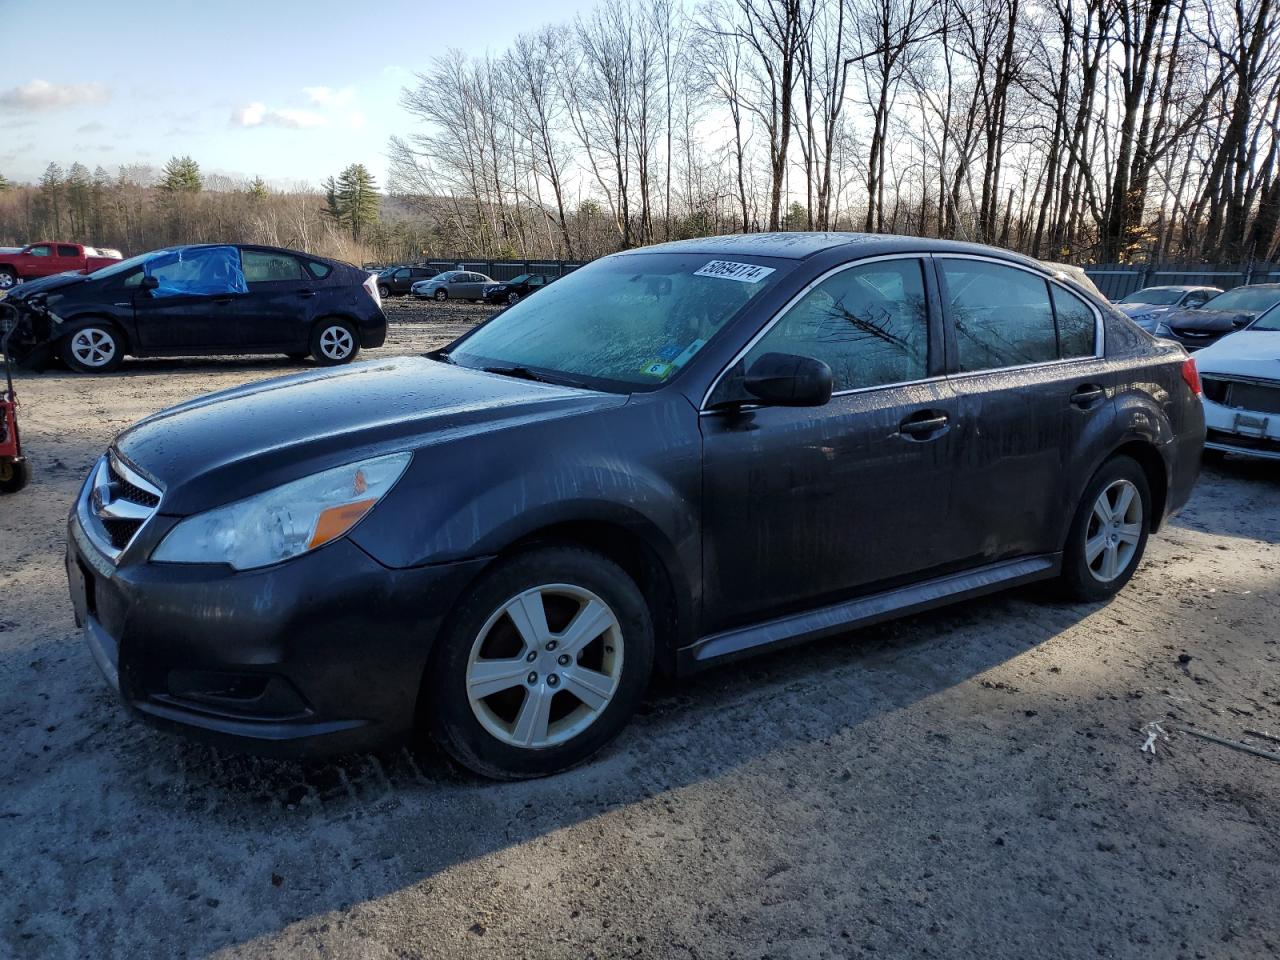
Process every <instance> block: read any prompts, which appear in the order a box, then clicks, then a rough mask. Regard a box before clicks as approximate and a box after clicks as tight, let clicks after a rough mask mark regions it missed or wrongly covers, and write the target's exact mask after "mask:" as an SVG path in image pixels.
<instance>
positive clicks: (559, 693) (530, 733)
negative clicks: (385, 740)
mask: <svg viewBox="0 0 1280 960" xmlns="http://www.w3.org/2000/svg"><path fill="white" fill-rule="evenodd" d="M652 665H653V627H652V623H651V620H650V617H649V611H648V608H647V607H646V606H645V603H644V598H643V597H642V596H641V594H640V591H639V589H638V588H637V587H636V585H635V583H634V582H633V581H632V580H631V579H630V578H629V577H628V576H627V575H626V573H624V572H623V571H622V570H621V569H620V568H619V567H617V566H616V565H615V564H614V563H612V562H611V561H610V560H608V559H607V558H606V557H603V556H600V555H598V554H595V553H591V552H589V551H586V550H582V549H579V548H576V547H546V548H542V549H539V550H535V551H530V552H528V553H523V554H518V555H516V556H514V557H512V558H510V559H508V560H505V561H500V562H499V564H498V565H497V566H496V567H494V568H493V569H492V570H491V571H490V572H489V573H488V574H486V575H485V576H484V577H483V578H482V580H481V582H480V583H479V584H478V585H477V586H476V587H475V588H474V589H473V590H472V591H471V592H470V593H469V594H468V595H467V597H466V598H465V599H464V600H463V602H462V603H461V604H460V605H459V607H458V609H457V612H456V613H455V617H454V621H453V623H452V624H451V626H450V628H449V629H448V630H447V631H446V632H445V633H444V634H442V635H441V637H440V638H439V640H438V641H437V646H436V649H435V651H434V653H433V655H432V662H431V665H430V666H429V667H428V669H427V676H426V677H425V678H424V682H423V693H422V698H423V699H422V703H423V708H424V710H425V711H426V712H427V714H428V716H427V719H428V721H429V724H430V728H431V730H432V732H433V733H434V734H435V736H436V738H437V739H438V740H439V741H440V743H441V745H442V746H443V747H444V749H445V750H446V751H447V752H448V753H449V754H450V755H451V756H453V757H454V759H456V760H457V761H458V762H459V763H461V764H462V765H464V766H466V767H468V768H470V769H471V770H474V771H475V772H477V773H480V774H483V775H485V776H489V777H496V778H499V779H523V778H527V777H538V776H545V775H547V774H551V773H555V772H557V771H559V770H563V769H566V768H567V767H571V766H573V765H574V764H576V763H579V762H581V761H582V760H585V759H586V758H587V757H589V756H590V755H591V754H593V753H595V751H597V750H598V749H600V747H602V746H603V745H604V744H605V743H607V742H608V741H609V740H611V739H612V738H613V737H614V736H615V735H616V734H617V733H618V731H619V730H621V729H622V727H623V725H625V724H626V722H627V720H628V719H630V717H631V714H632V713H633V712H634V711H635V708H636V705H637V704H638V703H639V700H640V697H641V695H642V694H643V692H644V688H645V686H646V684H647V682H648V679H649V673H650V671H651V669H652Z"/></svg>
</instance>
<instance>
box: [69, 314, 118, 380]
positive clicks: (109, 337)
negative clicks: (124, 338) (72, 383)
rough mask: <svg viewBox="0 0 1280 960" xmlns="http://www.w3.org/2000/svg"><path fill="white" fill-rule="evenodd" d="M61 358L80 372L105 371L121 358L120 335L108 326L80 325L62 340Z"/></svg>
mask: <svg viewBox="0 0 1280 960" xmlns="http://www.w3.org/2000/svg"><path fill="white" fill-rule="evenodd" d="M61 352H62V359H63V362H65V363H66V365H67V366H69V367H70V368H71V369H73V370H76V371H78V372H80V373H106V372H108V371H111V370H114V369H116V368H117V367H118V366H120V361H121V360H122V359H123V357H122V353H123V351H122V350H121V344H120V337H119V335H118V334H117V333H116V332H115V330H113V329H112V328H110V327H105V326H103V327H82V328H80V329H79V330H75V331H73V332H71V333H70V334H68V335H67V337H66V338H65V339H64V340H63V341H62V351H61Z"/></svg>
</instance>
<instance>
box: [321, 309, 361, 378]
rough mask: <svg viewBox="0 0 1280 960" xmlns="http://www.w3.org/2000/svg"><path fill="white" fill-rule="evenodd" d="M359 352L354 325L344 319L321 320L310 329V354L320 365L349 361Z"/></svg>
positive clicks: (334, 364) (329, 365) (332, 365)
mask: <svg viewBox="0 0 1280 960" xmlns="http://www.w3.org/2000/svg"><path fill="white" fill-rule="evenodd" d="M359 352H360V341H359V340H357V339H356V330H355V327H353V326H351V324H349V323H347V321H345V320H337V319H333V318H330V319H328V320H321V321H320V322H319V323H317V324H316V326H315V329H314V330H312V331H311V356H312V359H314V360H315V362H316V363H318V364H320V365H321V366H322V367H334V366H337V365H338V364H342V363H350V362H351V361H352V360H354V359H355V358H356V354H358V353H359Z"/></svg>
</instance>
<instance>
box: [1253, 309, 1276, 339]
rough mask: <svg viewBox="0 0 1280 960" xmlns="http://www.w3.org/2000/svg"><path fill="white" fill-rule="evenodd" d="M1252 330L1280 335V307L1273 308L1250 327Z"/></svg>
mask: <svg viewBox="0 0 1280 960" xmlns="http://www.w3.org/2000/svg"><path fill="white" fill-rule="evenodd" d="M1249 329H1250V330H1259V331H1262V332H1264V333H1280V306H1275V307H1272V308H1271V309H1270V310H1268V311H1267V312H1266V313H1264V314H1263V315H1262V316H1260V317H1259V318H1258V319H1257V320H1255V321H1253V323H1252V324H1250V326H1249Z"/></svg>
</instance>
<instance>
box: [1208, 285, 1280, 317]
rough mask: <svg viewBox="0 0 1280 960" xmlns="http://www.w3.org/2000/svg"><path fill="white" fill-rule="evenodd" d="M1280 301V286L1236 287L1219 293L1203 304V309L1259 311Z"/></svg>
mask: <svg viewBox="0 0 1280 960" xmlns="http://www.w3.org/2000/svg"><path fill="white" fill-rule="evenodd" d="M1277 303H1280V287H1236V288H1235V289H1234V290H1228V291H1227V292H1226V293H1220V294H1218V295H1217V296H1216V297H1214V298H1213V299H1212V300H1210V301H1209V302H1208V303H1206V304H1205V305H1204V309H1205V310H1251V311H1256V312H1259V313H1261V312H1262V311H1263V310H1266V309H1267V308H1268V307H1272V306H1275V304H1277Z"/></svg>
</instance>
